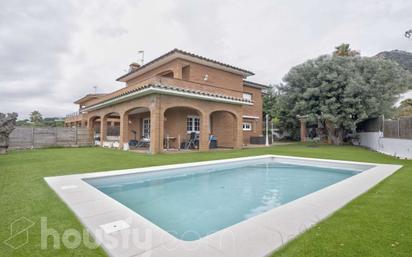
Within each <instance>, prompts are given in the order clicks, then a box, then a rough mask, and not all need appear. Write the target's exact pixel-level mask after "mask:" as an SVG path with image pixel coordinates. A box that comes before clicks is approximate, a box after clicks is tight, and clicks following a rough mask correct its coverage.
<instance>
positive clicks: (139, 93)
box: [82, 87, 253, 113]
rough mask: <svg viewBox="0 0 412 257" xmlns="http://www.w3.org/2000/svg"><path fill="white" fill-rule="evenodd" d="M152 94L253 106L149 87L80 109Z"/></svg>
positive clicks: (94, 108)
mask: <svg viewBox="0 0 412 257" xmlns="http://www.w3.org/2000/svg"><path fill="white" fill-rule="evenodd" d="M153 93H158V94H165V95H176V96H182V97H187V98H195V99H201V100H208V101H213V102H222V103H230V104H239V105H253V103H248V102H244V101H239V100H234V99H226V98H220V97H215V96H208V95H199V94H195V93H189V92H181V91H176V90H172V89H166V88H153V87H149V88H145V89H142V90H139V91H136V92H133V93H130V94H127V95H124V96H120V97H117V98H114V99H110V100H107V101H105V102H102V103H99V104H96V105H93V106H90V107H86V108H84V109H82V113H83V112H85V111H93V110H97V109H101V108H103V107H106V106H110V105H113V104H116V103H121V102H125V101H127V100H129V99H133V98H137V97H142V96H145V95H149V94H153Z"/></svg>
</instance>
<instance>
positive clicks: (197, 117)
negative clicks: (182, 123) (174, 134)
mask: <svg viewBox="0 0 412 257" xmlns="http://www.w3.org/2000/svg"><path fill="white" fill-rule="evenodd" d="M187 119H191V120H192V130H187ZM195 119H198V120H199V130H193V129H194V128H195V123H194V122H195ZM192 132H196V133H198V134H199V133H200V117H199V116H198V115H187V116H186V133H187V134H190V133H192Z"/></svg>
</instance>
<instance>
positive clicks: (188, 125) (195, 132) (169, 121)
mask: <svg viewBox="0 0 412 257" xmlns="http://www.w3.org/2000/svg"><path fill="white" fill-rule="evenodd" d="M163 115H164V119H163V121H164V124H163V135H162V139H163V149H165V150H169V151H173V150H197V149H199V148H200V136H201V133H208V131H206V132H204V131H202V127H201V124H202V122H205V121H204V120H203V117H202V113H201V112H200V111H199V110H197V109H195V108H193V107H188V106H175V107H170V108H168V109H166V110H165V112H164V114H163ZM206 122H208V121H206Z"/></svg>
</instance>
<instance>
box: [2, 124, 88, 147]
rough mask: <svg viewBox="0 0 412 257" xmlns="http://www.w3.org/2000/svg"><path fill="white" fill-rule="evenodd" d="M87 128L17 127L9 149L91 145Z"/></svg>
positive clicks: (11, 135)
mask: <svg viewBox="0 0 412 257" xmlns="http://www.w3.org/2000/svg"><path fill="white" fill-rule="evenodd" d="M90 142H91V139H89V132H88V129H87V128H77V127H73V128H62V127H46V128H27V127H17V128H16V129H14V130H13V132H12V133H11V134H10V141H9V148H10V149H24V148H42V147H53V146H67V147H68V146H86V145H90Z"/></svg>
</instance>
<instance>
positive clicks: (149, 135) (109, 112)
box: [87, 94, 243, 154]
mask: <svg viewBox="0 0 412 257" xmlns="http://www.w3.org/2000/svg"><path fill="white" fill-rule="evenodd" d="M88 116H89V118H88V120H87V121H88V122H87V123H88V127H89V133H90V138H93V139H94V140H95V142H96V143H97V144H99V145H101V146H108V147H113V148H120V149H124V150H137V151H143V152H148V153H152V154H156V153H160V152H164V151H170V152H173V151H208V150H209V149H232V148H241V147H242V141H243V140H242V139H243V131H242V106H241V105H240V104H229V103H219V102H214V101H203V100H199V99H190V98H187V97H179V96H173V95H163V94H157V95H148V96H144V97H141V98H139V99H135V100H133V101H128V102H123V103H120V104H118V105H114V106H109V107H105V108H100V109H99V110H96V111H93V112H89V113H88ZM109 121H110V122H109ZM97 139H99V140H97Z"/></svg>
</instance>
